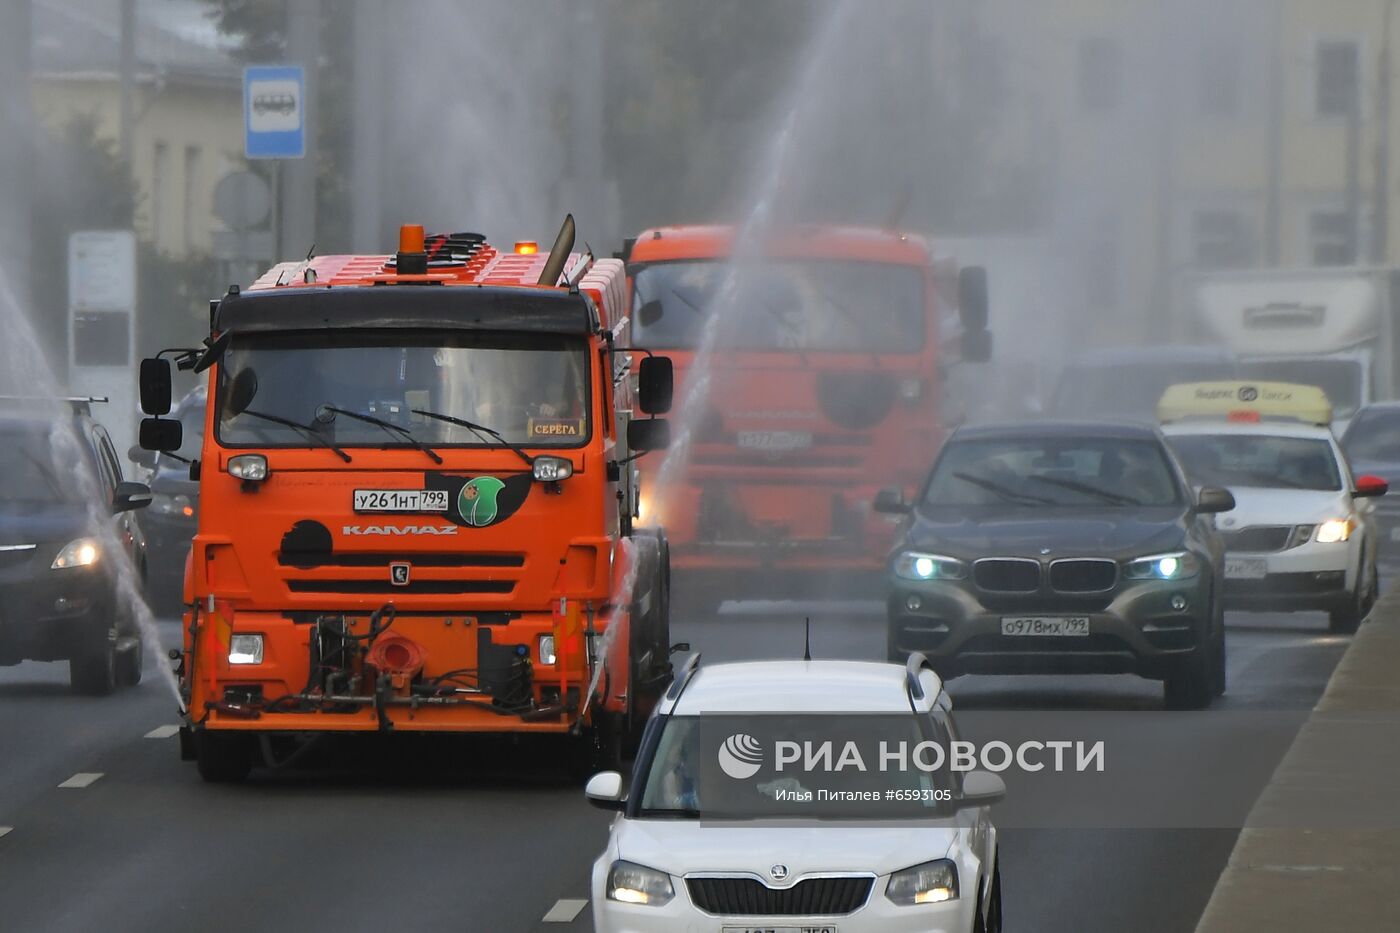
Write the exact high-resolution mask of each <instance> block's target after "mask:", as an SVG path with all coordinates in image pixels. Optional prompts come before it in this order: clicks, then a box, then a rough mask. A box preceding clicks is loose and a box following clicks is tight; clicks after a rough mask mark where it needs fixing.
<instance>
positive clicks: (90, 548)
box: [49, 538, 102, 570]
mask: <svg viewBox="0 0 1400 933" xmlns="http://www.w3.org/2000/svg"><path fill="white" fill-rule="evenodd" d="M101 558H102V546H101V545H100V544H98V543H97V539H96V538H78V539H76V540H74V541H69V542H68V543H67V544H65V545H64V546H63V550H61V551H59V552H58V556H57V557H55V558H54V559H53V563H52V564H50V565H49V569H50V570H67V569H68V568H69V567H91V566H92V565H93V564H95V563H97V562H98V561H99V560H100V559H101Z"/></svg>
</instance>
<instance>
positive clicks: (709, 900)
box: [685, 876, 874, 917]
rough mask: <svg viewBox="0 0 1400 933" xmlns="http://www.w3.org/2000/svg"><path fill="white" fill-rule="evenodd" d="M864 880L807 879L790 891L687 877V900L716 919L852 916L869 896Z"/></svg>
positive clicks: (747, 881) (745, 880) (740, 880)
mask: <svg viewBox="0 0 1400 933" xmlns="http://www.w3.org/2000/svg"><path fill="white" fill-rule="evenodd" d="M873 883H874V881H873V879H871V878H868V877H859V876H855V877H850V876H844V877H834V878H807V879H805V880H803V881H799V882H797V883H796V884H794V885H793V886H792V887H790V888H781V889H778V888H770V887H768V885H766V884H764V883H763V882H762V881H759V880H758V879H757V878H749V877H742V876H741V877H734V878H687V879H686V881H685V885H686V888H687V889H688V890H689V891H690V900H691V902H692V903H694V904H695V906H696V907H698V908H700V909H701V910H703V911H705V913H707V914H718V915H720V916H766V917H776V916H818V917H836V916H841V915H843V914H849V913H854V912H855V911H857V910H859V909H860V908H861V907H863V906H864V905H865V902H866V900H867V899H868V898H869V897H870V888H871V886H872V885H873Z"/></svg>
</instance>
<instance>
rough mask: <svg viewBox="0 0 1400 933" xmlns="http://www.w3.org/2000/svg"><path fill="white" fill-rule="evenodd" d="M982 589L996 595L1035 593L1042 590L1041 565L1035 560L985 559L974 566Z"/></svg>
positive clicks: (975, 575)
mask: <svg viewBox="0 0 1400 933" xmlns="http://www.w3.org/2000/svg"><path fill="white" fill-rule="evenodd" d="M972 577H973V579H974V580H976V581H977V586H978V587H979V588H981V589H984V590H988V591H990V592H994V593H1033V592H1035V591H1036V590H1038V589H1040V564H1039V562H1037V561H1033V560H1017V559H1003V558H995V557H993V558H985V559H983V560H979V561H977V562H976V563H975V564H973V565H972Z"/></svg>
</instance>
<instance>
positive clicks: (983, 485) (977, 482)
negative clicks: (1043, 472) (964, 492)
mask: <svg viewBox="0 0 1400 933" xmlns="http://www.w3.org/2000/svg"><path fill="white" fill-rule="evenodd" d="M953 476H954V477H955V478H957V479H960V480H962V481H963V482H964V483H971V484H972V485H974V486H976V487H977V488H979V489H985V490H987V491H988V492H990V493H992V494H994V495H998V496H1001V497H1002V498H1003V499H1005V500H1006V501H1008V502H1018V501H1019V502H1021V503H1022V504H1026V503H1035V504H1036V505H1055V504H1056V503H1055V500H1054V499H1046V498H1044V497H1043V496H1033V495H1030V494H1029V493H1024V492H1017V491H1016V490H1014V489H1007V488H1006V487H1005V486H1003V485H1001V484H1000V483H994V482H992V481H991V480H989V479H983V478H982V477H980V476H973V475H972V474H971V473H954V474H953Z"/></svg>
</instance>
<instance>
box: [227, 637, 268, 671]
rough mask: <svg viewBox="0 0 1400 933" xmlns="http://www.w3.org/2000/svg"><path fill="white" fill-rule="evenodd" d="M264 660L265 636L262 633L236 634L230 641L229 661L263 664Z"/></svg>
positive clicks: (231, 662)
mask: <svg viewBox="0 0 1400 933" xmlns="http://www.w3.org/2000/svg"><path fill="white" fill-rule="evenodd" d="M262 662H263V637H262V636H261V635H234V636H233V637H232V638H230V639H229V641H228V663H230V664H261V663H262Z"/></svg>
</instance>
